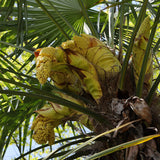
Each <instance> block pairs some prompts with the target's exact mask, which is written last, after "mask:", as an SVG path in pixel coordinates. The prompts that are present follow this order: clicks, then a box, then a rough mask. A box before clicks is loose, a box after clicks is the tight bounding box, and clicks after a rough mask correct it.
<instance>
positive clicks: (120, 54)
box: [0, 0, 160, 159]
mask: <svg viewBox="0 0 160 160" xmlns="http://www.w3.org/2000/svg"><path fill="white" fill-rule="evenodd" d="M100 3H102V5H101V9H100V10H99V7H100V6H98V7H97V5H98V4H100ZM158 6H159V2H158V1H154V2H150V1H149V2H148V1H144V2H135V1H129V0H128V1H120V2H115V1H111V2H106V1H97V0H94V1H93V0H92V1H91V0H89V1H82V0H70V1H64V0H59V1H57V0H56V1H53V0H50V1H48V0H45V1H43V2H42V1H40V0H35V1H34V0H22V1H15V0H8V1H4V0H2V2H1V4H0V15H1V17H0V37H1V41H0V45H1V49H0V55H1V59H0V68H1V72H0V80H1V90H0V93H1V95H0V100H1V101H0V106H1V108H0V116H1V121H0V127H1V128H0V129H1V134H0V136H1V139H0V154H1V157H2V158H3V157H4V156H5V153H6V150H7V148H8V146H9V145H10V144H11V143H12V140H15V143H16V144H17V147H18V149H19V153H20V157H23V156H25V155H27V154H28V155H29V154H31V153H32V152H33V151H34V148H32V147H33V146H32V143H33V142H32V138H31V137H32V134H33V132H32V131H31V129H30V127H31V126H30V122H32V121H33V118H34V117H35V116H36V114H35V112H34V111H35V110H38V109H40V108H42V107H43V106H44V105H45V104H46V101H51V102H52V103H56V104H60V105H63V106H66V107H69V108H72V109H74V110H77V111H80V112H81V113H83V114H87V115H88V116H89V117H91V119H92V120H91V121H92V122H93V121H94V123H93V124H94V125H95V126H98V127H97V128H96V129H95V130H94V131H95V133H94V134H100V133H102V132H104V131H105V130H106V129H112V128H114V127H116V126H117V125H120V124H121V123H122V122H123V123H126V121H125V120H124V119H123V118H124V117H123V118H122V119H123V120H122V119H121V118H120V119H118V117H116V116H117V115H116V114H115V113H113V111H112V110H108V108H106V104H109V105H108V106H109V107H111V104H112V107H113V108H114V109H116V105H115V104H114V102H115V101H116V103H118V104H120V105H122V104H123V100H121V98H122V99H123V98H124V99H127V98H129V96H130V95H135V94H136V95H137V96H139V97H143V98H146V102H147V103H148V104H149V105H150V107H151V109H152V117H153V122H152V124H150V125H151V126H152V127H156V128H158V129H159V127H160V126H159V124H160V123H159V119H158V115H159V102H160V100H159V97H158V96H157V95H155V91H156V88H157V86H158V83H159V81H160V76H157V75H158V74H159V61H158V59H159V56H158V53H159V49H158V46H159V43H160V41H159V40H158V38H159V37H158V31H159V29H157V31H156V28H157V25H158V27H159V24H158V22H159V15H160V13H159V12H160V8H159V7H158ZM96 7H97V8H96ZM95 8H96V9H95ZM109 8H114V9H111V10H110V11H109V10H108V9H109ZM145 13H147V14H148V15H149V16H150V17H151V18H152V19H153V22H154V24H152V30H151V36H150V37H148V38H149V39H148V45H147V47H148V48H147V49H146V52H145V55H146V56H145V57H144V59H145V60H144V61H143V64H142V67H141V68H142V69H140V71H141V73H139V75H140V77H141V78H140V80H139V81H138V82H136V84H137V85H135V84H133V82H132V78H131V76H132V73H133V71H132V68H131V65H130V62H129V59H130V58H131V52H132V49H133V44H134V39H135V37H136V33H137V31H138V29H139V27H140V24H141V21H142V20H143V19H144V17H145ZM115 16H116V17H115ZM81 33H86V34H89V33H90V34H92V35H93V36H95V37H96V38H97V39H101V41H103V42H104V43H105V44H106V45H107V46H108V47H109V48H110V49H111V50H112V51H113V53H114V54H115V56H116V57H117V58H118V59H119V61H120V62H121V64H122V70H121V73H120V74H119V75H118V76H117V77H116V78H115V79H114V80H113V79H112V81H111V79H108V81H107V82H108V84H107V85H106V86H104V88H107V87H108V86H109V87H110V86H111V87H113V88H114V86H115V85H116V83H118V84H119V85H118V87H117V86H116V87H115V88H114V91H115V92H112V91H111V94H107V93H108V91H109V88H107V90H106V89H103V90H105V91H106V92H107V93H106V92H103V94H106V95H105V96H104V97H103V98H102V101H101V102H100V103H99V105H97V104H96V103H95V101H93V99H92V98H90V97H89V98H88V99H90V100H86V98H85V97H86V95H85V96H83V95H75V94H74V93H72V92H67V91H66V90H60V89H59V88H57V87H55V86H54V85H53V82H52V81H51V80H50V79H49V80H48V81H47V83H45V84H44V85H41V84H40V83H39V81H38V80H37V78H36V69H35V66H36V65H35V59H34V54H33V51H34V50H35V49H37V48H43V47H48V46H52V47H56V46H60V45H61V43H62V42H64V41H66V40H70V39H72V37H73V36H75V35H77V36H79V35H80V34H81ZM153 38H154V39H153ZM113 44H114V45H113ZM151 47H152V48H153V53H152V55H153V68H154V70H153V73H154V76H155V79H156V80H155V82H154V83H153V87H152V88H151V89H150V88H149V89H148V88H147V89H146V88H145V85H144V83H143V81H144V78H145V77H144V76H145V75H144V74H143V73H145V68H146V66H147V61H148V59H149V58H150V56H149V53H150V52H149V51H150V49H151ZM147 55H148V56H147ZM143 69H144V70H143ZM151 74H152V73H151ZM118 78H119V81H118ZM126 82H127V83H126ZM118 88H119V91H118ZM146 90H147V91H146ZM55 92H56V93H57V92H62V93H65V94H67V95H70V96H72V97H74V99H78V100H79V99H80V100H81V101H83V103H85V104H86V105H88V106H94V107H93V108H92V107H90V108H88V107H83V106H81V105H79V104H77V103H75V101H72V100H71V99H68V100H69V101H68V100H66V99H64V97H63V96H62V97H61V96H60V97H59V96H57V94H54V93H55ZM128 94H129V95H128ZM117 95H118V96H117ZM107 96H108V98H106V97H107ZM109 96H110V97H109ZM113 98H118V99H113ZM153 99H154V100H153ZM105 100H106V101H105ZM114 100H115V101H114ZM132 100H135V99H133V97H132V98H130V99H128V101H127V103H126V106H129V105H130V103H131V102H132ZM136 100H137V99H136ZM138 100H139V99H138ZM143 102H144V101H143ZM153 106H154V107H153ZM96 107H99V108H100V109H97V108H96ZM107 110H108V111H107ZM114 111H115V110H114ZM124 114H126V116H128V115H127V113H126V112H124ZM146 115H147V114H146ZM146 115H140V118H142V119H145V120H146V121H147V118H144V117H145V116H146ZM114 116H115V117H114ZM134 116H135V114H134ZM138 116H139V114H138ZM115 118H117V119H115ZM129 118H130V120H132V118H133V117H129ZM148 118H149V117H148ZM133 119H135V118H133ZM69 120H72V119H69ZM74 120H75V119H74ZM121 120H122V121H121ZM103 122H105V124H104V123H103ZM147 122H148V121H147ZM149 122H150V121H149ZM93 124H92V125H93ZM68 125H69V126H70V127H71V128H72V132H73V135H74V136H73V137H72V138H70V139H72V140H74V143H72V142H70V143H68V145H64V146H63V147H60V148H59V149H57V150H56V151H55V152H52V153H51V154H50V155H49V156H50V157H53V158H55V157H58V158H59V159H60V156H62V155H64V157H65V154H66V153H67V152H68V153H70V152H69V151H70V150H71V146H72V144H76V145H78V144H79V143H81V142H84V141H87V140H88V139H89V138H91V137H92V136H93V134H92V133H90V134H89V135H88V134H84V133H83V132H82V130H83V127H84V126H83V125H81V124H79V123H72V122H71V121H68ZM143 125H144V124H143ZM143 125H141V124H140V123H138V125H135V128H136V127H137V128H138V129H142V130H143V132H144V133H145V134H147V133H148V131H151V132H155V130H154V129H149V128H147V126H146V125H145V127H144V128H143ZM62 128H63V127H62V126H59V127H57V130H56V129H55V132H56V133H59V137H58V138H60V139H58V138H56V141H55V143H58V142H59V143H60V142H65V141H67V140H68V139H69V138H68V139H67V138H64V137H61V136H62V131H63V130H62ZM132 129H133V127H131V129H128V128H127V129H126V130H127V131H126V132H125V131H123V130H122V131H120V133H119V132H118V133H117V132H115V134H114V135H116V136H115V137H116V138H111V139H110V138H108V137H107V138H106V137H102V138H101V139H100V140H98V141H96V143H95V144H93V145H92V150H90V147H87V143H86V148H85V150H86V152H84V150H83V149H82V150H81V151H82V152H81V151H79V150H78V151H77V150H73V151H74V152H75V154H73V155H72V154H71V153H70V154H71V155H70V157H69V158H70V159H75V158H78V157H83V156H85V155H89V154H93V153H96V152H100V151H101V150H105V149H106V148H108V147H112V146H113V145H114V146H116V145H118V144H121V143H124V142H126V141H128V140H134V139H135V138H139V137H138V134H140V137H141V136H144V134H143V133H139V132H138V134H134V135H133V137H132V136H131V137H129V139H128V137H126V135H127V134H128V135H131V134H130V132H131V131H132ZM76 130H78V131H79V132H81V133H83V134H81V135H78V136H77V135H76V134H77V132H76ZM134 131H135V132H136V130H134ZM128 135H127V136H128ZM28 137H29V138H30V140H27V139H28ZM153 137H154V136H152V138H153ZM77 138H80V140H77ZM146 139H147V140H148V139H149V137H147V138H146ZM108 141H109V143H108ZM139 141H140V142H142V141H144V139H141V140H139ZM91 142H92V141H91ZM150 142H152V143H155V141H153V140H152V141H150ZM156 142H158V140H157V141H156ZM27 143H30V144H29V145H30V151H29V152H28V153H26V154H24V153H25V148H26V145H27ZM88 143H89V142H88ZM112 143H113V144H112ZM135 144H137V143H136V142H131V143H130V146H132V145H135ZM148 144H149V142H148ZM97 145H100V146H101V147H102V148H101V149H97ZM47 146H48V145H42V146H40V147H39V148H37V149H36V150H38V151H39V150H40V149H41V148H45V147H47ZM123 146H124V144H123ZM126 146H127V145H126ZM67 147H68V148H67ZM80 147H81V146H80ZM128 147H129V145H128ZM145 147H146V146H145ZM154 147H156V145H155V144H154V145H153V148H154ZM63 148H67V149H68V150H67V151H66V150H63ZM124 148H125V147H124ZM138 149H139V148H138V147H132V148H131V149H127V151H128V152H126V157H129V158H130V156H131V154H132V153H133V151H137V150H138ZM147 149H148V148H147ZM116 150H118V149H115V151H116ZM58 151H61V152H58ZM143 151H144V150H143ZM57 152H58V153H57ZM144 152H145V151H144ZM107 153H110V152H107V151H106V152H105V153H101V152H100V155H98V156H99V157H101V156H105V155H106V154H107ZM146 153H147V155H148V156H150V155H149V152H147V151H146ZM155 153H157V155H158V154H159V153H158V151H155ZM123 154H124V152H123V151H121V152H116V153H114V154H111V155H109V157H108V158H109V159H112V158H113V159H115V158H117V157H119V159H124V158H123ZM135 155H136V156H141V155H138V153H136V154H135ZM67 156H68V155H67ZM154 156H155V155H154ZM95 157H96V156H95ZM120 157H121V158H120ZM69 158H68V159H69Z"/></svg>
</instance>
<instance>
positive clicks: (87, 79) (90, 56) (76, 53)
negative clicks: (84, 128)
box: [36, 34, 121, 103]
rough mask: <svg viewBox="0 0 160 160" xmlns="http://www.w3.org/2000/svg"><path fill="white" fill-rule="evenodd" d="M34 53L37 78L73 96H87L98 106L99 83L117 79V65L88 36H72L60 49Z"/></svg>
mask: <svg viewBox="0 0 160 160" xmlns="http://www.w3.org/2000/svg"><path fill="white" fill-rule="evenodd" d="M38 51H40V53H39V55H38V52H36V55H37V56H36V57H37V60H36V70H37V78H38V80H39V82H40V83H41V84H44V83H45V82H46V80H47V78H48V77H50V78H51V79H52V80H53V81H54V84H55V85H56V86H57V87H58V88H61V89H66V90H69V91H72V92H74V93H77V94H81V93H82V92H83V91H85V92H86V93H89V94H90V95H91V96H92V97H93V98H94V99H95V101H96V102H97V103H98V102H99V100H100V98H101V97H102V95H103V94H102V88H101V85H100V80H101V81H103V80H105V77H106V76H108V77H109V76H112V75H114V76H115V75H117V73H119V72H120V70H121V64H120V62H119V61H118V59H117V58H116V57H115V56H114V55H113V53H112V52H111V51H110V50H109V49H108V48H107V47H106V45H105V44H104V43H102V42H101V41H100V40H98V39H97V38H95V37H94V36H91V35H86V34H82V35H81V36H74V37H73V40H69V41H66V42H63V43H62V45H61V46H60V47H56V48H53V47H45V48H42V49H38Z"/></svg>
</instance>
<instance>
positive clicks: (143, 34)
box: [132, 17, 153, 90]
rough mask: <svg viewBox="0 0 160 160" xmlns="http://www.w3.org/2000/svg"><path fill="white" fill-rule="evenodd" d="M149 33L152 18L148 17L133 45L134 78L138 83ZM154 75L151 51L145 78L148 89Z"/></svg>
mask: <svg viewBox="0 0 160 160" xmlns="http://www.w3.org/2000/svg"><path fill="white" fill-rule="evenodd" d="M149 35H150V18H149V17H146V18H145V19H144V21H143V22H142V24H141V26H140V28H139V31H138V33H137V35H136V39H135V42H134V46H133V59H132V63H133V71H134V78H135V83H136V85H137V83H138V80H139V76H140V72H141V67H142V63H143V59H144V55H145V50H146V47H147V43H148V39H149ZM152 75H153V68H152V55H151V52H150V55H149V59H148V62H147V68H146V72H145V79H144V83H145V84H146V86H147V89H148V90H149V89H150V88H151V86H152Z"/></svg>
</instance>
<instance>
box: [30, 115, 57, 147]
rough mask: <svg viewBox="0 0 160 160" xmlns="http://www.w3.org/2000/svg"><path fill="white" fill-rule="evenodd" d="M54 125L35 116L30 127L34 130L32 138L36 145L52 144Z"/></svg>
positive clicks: (43, 118) (52, 122)
mask: <svg viewBox="0 0 160 160" xmlns="http://www.w3.org/2000/svg"><path fill="white" fill-rule="evenodd" d="M55 125H57V123H55V122H54V121H52V120H50V119H48V118H45V117H43V116H40V115H39V116H37V117H36V119H35V120H34V122H33V124H32V127H31V129H32V130H34V134H33V136H32V138H33V139H34V140H35V141H36V142H37V143H38V144H45V143H47V142H48V144H49V145H52V144H54V140H55V134H54V130H53V129H54V127H55Z"/></svg>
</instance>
